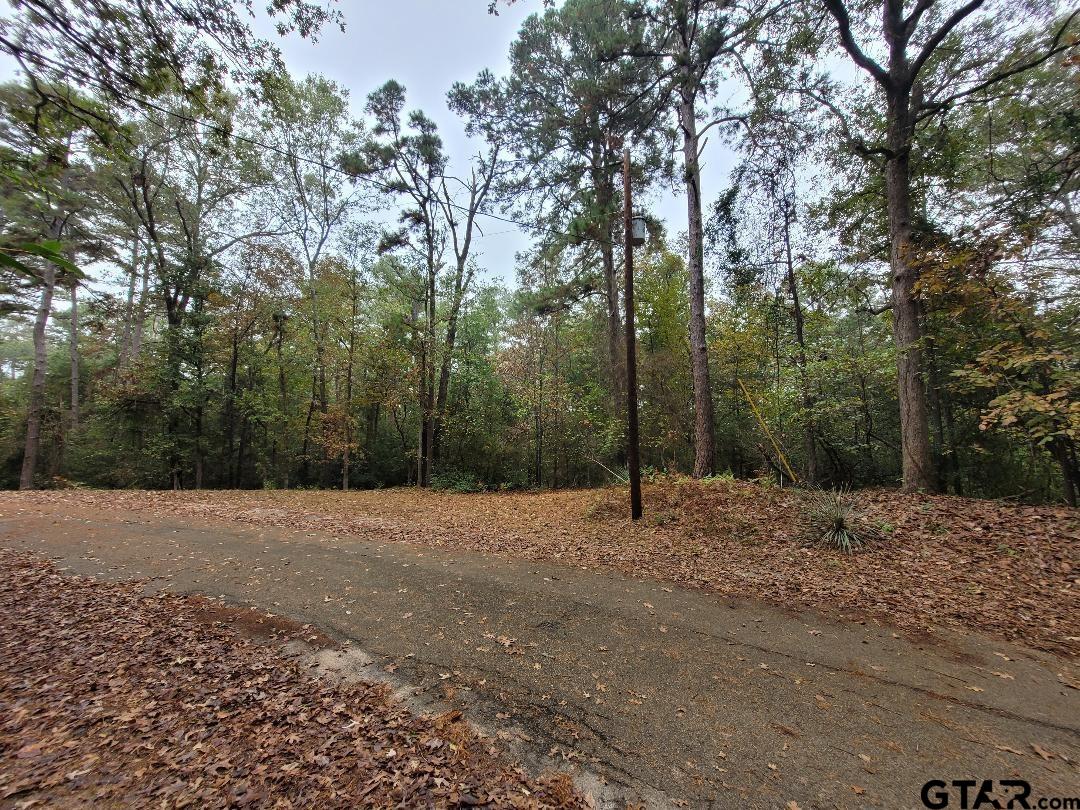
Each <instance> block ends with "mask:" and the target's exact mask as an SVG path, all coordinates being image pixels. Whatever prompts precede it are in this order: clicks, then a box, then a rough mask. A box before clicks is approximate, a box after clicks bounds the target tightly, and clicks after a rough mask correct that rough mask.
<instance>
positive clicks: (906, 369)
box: [885, 90, 936, 492]
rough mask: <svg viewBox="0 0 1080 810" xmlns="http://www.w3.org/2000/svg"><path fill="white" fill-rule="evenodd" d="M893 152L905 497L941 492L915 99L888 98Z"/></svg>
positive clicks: (888, 183)
mask: <svg viewBox="0 0 1080 810" xmlns="http://www.w3.org/2000/svg"><path fill="white" fill-rule="evenodd" d="M888 96H889V99H888V101H889V105H888V117H887V120H888V133H887V140H888V147H889V156H888V160H887V162H886V165H885V195H886V202H887V211H888V225H889V241H890V251H889V269H890V272H891V276H892V278H891V287H892V326H893V343H894V344H895V346H896V377H897V389H898V391H897V393H898V399H899V403H900V456H901V463H902V469H903V484H902V489H903V491H904V492H917V491H920V490H923V491H927V492H933V491H934V490H935V488H936V480H935V477H934V467H933V462H932V460H931V457H930V423H929V415H928V413H927V407H926V387H925V385H924V383H923V378H922V374H921V366H922V349H921V338H922V327H921V324H920V322H919V302H918V298H917V295H916V283H917V282H918V278H919V271H918V267H917V265H916V262H915V243H914V239H913V228H912V221H911V164H910V150H911V139H912V136H913V134H914V122H913V120H912V113H911V94H910V92H909V91H907V90H890V91H889V93H888Z"/></svg>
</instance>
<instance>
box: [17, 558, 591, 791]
mask: <svg viewBox="0 0 1080 810" xmlns="http://www.w3.org/2000/svg"><path fill="white" fill-rule="evenodd" d="M217 618H219V616H218V614H215V613H214V612H213V611H212V610H210V609H208V607H207V604H206V603H205V602H203V601H200V600H198V599H192V598H190V597H181V596H176V595H173V594H166V593H162V594H159V595H157V596H154V597H146V596H144V595H143V587H142V585H140V584H139V583H126V584H106V583H101V582H94V581H91V580H88V579H81V578H78V577H70V576H63V575H61V574H59V573H58V572H57V571H56V570H55V569H54V568H53V566H52V565H51V564H49V563H47V562H41V561H38V560H35V559H33V558H31V557H30V556H28V555H25V554H20V553H16V552H11V551H7V550H0V806H4V807H8V806H11V807H32V806H53V807H91V806H93V807H193V808H213V807H275V808H279V807H280V808H288V807H305V808H306V807H342V808H353V807H398V806H405V807H448V806H453V807H458V806H472V805H483V806H491V807H518V808H524V807H567V808H572V807H581V806H584V802H583V800H582V799H581V798H580V797H578V796H577V795H575V794H574V793H573V791H572V789H571V787H570V784H569V781H568V780H567V779H566V778H565V777H551V778H545V779H540V780H533V779H530V778H529V776H528V775H527V774H526V773H525V772H524V771H523V770H522V769H520V768H516V767H513V766H510V765H508V764H507V763H506V762H505V761H504V760H503V759H502V758H501V757H500V756H499V755H498V753H497V752H496V751H495V750H494V749H492V748H489V743H487V742H485V741H484V740H482V739H480V738H478V737H476V736H475V735H474V734H473V733H472V732H471V731H470V729H469V727H468V726H467V725H466V724H465V723H464V722H463V721H462V720H461V719H460V714H459V713H453V714H450V715H442V716H439V717H434V718H431V717H418V716H415V715H413V714H411V713H410V712H408V711H407V710H406V709H405V708H403V707H402V706H401V705H400V704H398V703H396V702H395V701H394V700H393V699H391V698H390V697H389V696H388V694H387V691H386V687H385V686H380V685H374V684H362V683H361V684H351V685H346V684H332V683H329V682H327V681H325V680H319V679H316V678H314V677H313V676H311V675H309V674H307V673H306V672H305V671H303V670H302V669H301V667H300V666H299V665H298V664H297V663H296V661H295V660H294V659H291V658H289V657H287V656H283V655H282V654H281V650H280V645H279V644H277V643H273V644H267V643H255V642H254V641H252V640H251V638H250V637H249V636H248V635H244V634H241V633H240V632H238V631H237V630H236V629H233V627H230V626H226V625H227V624H228V622H224V621H219V620H216V619H217ZM263 623H264V624H266V625H268V627H269V630H268V631H267V632H266V633H263V635H268V634H273V635H274V636H275V638H276V640H278V641H281V640H283V639H285V638H287V637H290V636H292V637H295V636H297V635H301V636H303V637H304V639H305V640H316V641H317V640H319V639H320V637H319V636H318V634H317V633H314V631H312V630H311V629H310V628H301V627H295V626H292V627H290V625H289V623H288V622H285V621H282V620H276V619H269V620H266V621H264V622H263Z"/></svg>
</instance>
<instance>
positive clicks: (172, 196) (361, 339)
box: [0, 0, 1080, 505]
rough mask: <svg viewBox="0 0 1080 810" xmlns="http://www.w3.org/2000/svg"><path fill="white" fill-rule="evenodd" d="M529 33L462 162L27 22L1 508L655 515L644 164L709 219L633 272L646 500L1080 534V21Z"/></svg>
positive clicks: (914, 1) (811, 13) (440, 149)
mask: <svg viewBox="0 0 1080 810" xmlns="http://www.w3.org/2000/svg"><path fill="white" fill-rule="evenodd" d="M476 2H478V3H481V2H482V0H476ZM536 5H537V8H536V10H535V13H533V14H532V15H531V16H529V17H528V18H527V19H526V21H525V22H524V24H523V26H522V27H521V30H520V32H519V34H518V36H517V38H516V40H515V41H514V42H513V43H511V44H510V45H509V54H510V59H509V65H510V69H509V71H508V72H507V74H506V75H496V74H495V73H493V72H490V71H485V72H483V73H481V74H480V75H478V76H477V77H476V78H475V80H474V81H472V82H469V83H459V84H455V85H453V86H452V87H447V88H446V89H447V95H446V103H447V105H448V107H449V109H450V110H451V111H453V112H454V113H455V114H456V116H457V119H458V121H459V126H460V128H461V130H462V131H464V132H466V133H468V135H469V136H470V137H471V139H472V140H471V144H472V147H473V151H472V154H473V158H472V159H471V160H469V161H460V160H459V161H452V160H451V158H450V156H449V155H448V153H447V150H446V148H445V146H444V143H443V140H442V138H441V136H440V132H439V130H438V127H437V126H436V124H435V122H434V121H433V120H432V118H431V117H429V115H426V114H425V113H424V112H423V111H420V110H417V109H415V108H414V106H413V104H412V103H411V102H410V96H409V91H408V88H406V87H403V86H402V85H401V84H399V83H398V82H396V81H393V80H389V81H386V82H385V83H383V84H379V81H381V79H382V78H385V77H380V78H379V79H375V80H372V82H371V85H370V86H363V87H353V88H351V92H352V94H353V95H354V96H360V97H363V98H366V103H364V104H362V105H357V104H354V105H352V106H350V90H349V89H346V88H344V87H342V86H340V85H338V84H336V83H335V82H333V81H330V80H328V79H326V78H324V77H321V76H290V75H289V74H288V72H287V71H286V69H285V67H284V65H283V62H282V60H281V58H280V56H279V54H278V53H277V51H276V49H275V47H274V45H273V44H272V43H270V42H267V41H263V40H261V39H259V38H258V37H257V36H255V35H254V34H253V33H252V32H251V30H250V29H249V27H248V24H247V21H246V16H245V14H244V13H243V9H242V8H240V9H239V10H238V9H237V8H234V6H233V4H232V3H231V2H228V0H214V2H209V3H207V2H199V3H195V2H168V3H166V2H149V3H144V2H134V0H123V1H122V2H118V3H104V2H98V0H93V1H92V2H88V3H83V4H80V5H79V6H78V8H77V9H65V8H56V7H54V5H53V4H51V3H48V2H37V0H32V1H28V2H19V3H15V4H13V6H14V10H13V11H11V12H10V13H9V16H8V18H6V19H4V20H3V22H2V24H0V49H2V50H3V51H4V52H5V53H7V54H9V55H10V56H11V57H13V58H14V59H15V60H16V62H17V64H18V66H19V68H20V73H19V76H18V78H17V79H15V80H12V81H10V82H8V83H7V84H6V85H4V86H3V87H2V89H0V127H2V142H0V158H2V163H3V165H2V174H0V195H2V200H0V211H2V225H3V231H2V236H0V273H2V276H0V314H2V321H0V329H2V335H0V364H2V371H3V375H2V380H0V484H2V485H3V486H6V487H21V488H36V487H53V486H66V485H73V484H81V485H93V486H101V487H146V488H166V487H173V488H211V487H229V488H295V487H325V488H346V489H347V488H362V487H380V486H392V485H403V484H415V485H419V486H431V487H442V488H452V489H458V490H472V489H479V488H491V489H499V488H525V487H553V488H561V487H573V486H586V485H593V484H599V483H603V482H609V481H612V480H618V479H620V478H622V477H623V475H624V468H625V464H626V454H625V404H626V388H625V385H624V382H623V381H624V379H625V351H624V345H625V344H624V340H623V328H624V322H623V315H624V313H623V312H622V311H621V307H620V292H621V285H622V281H621V266H622V265H621V262H622V247H621V246H622V244H623V240H622V213H621V212H622V206H623V200H622V193H623V191H622V181H621V176H620V172H621V150H622V147H623V144H627V145H629V146H630V147H631V151H632V159H633V174H634V177H633V180H634V184H635V188H636V189H637V190H638V193H639V194H640V197H639V199H637V200H635V202H636V204H637V206H638V208H639V209H640V211H641V212H642V213H645V214H646V215H649V214H650V210H649V207H650V200H655V199H656V198H657V195H661V194H671V193H675V194H677V195H679V196H680V198H685V212H686V213H685V218H684V219H682V220H681V221H663V220H661V219H660V218H658V217H655V216H651V217H650V223H649V224H650V235H649V240H648V243H647V244H646V245H645V246H644V247H643V248H641V249H639V251H638V253H637V254H636V256H635V260H636V261H635V272H636V281H635V287H636V296H637V325H638V352H637V361H638V368H637V378H638V384H639V393H638V397H639V401H640V407H641V441H642V447H641V452H642V460H643V463H644V464H645V465H646V467H647V470H648V471H655V472H656V473H663V472H672V473H676V472H677V473H684V474H693V475H694V476H698V477H703V476H708V475H717V474H718V475H731V476H735V477H739V478H754V477H772V478H777V479H781V480H782V481H783V482H784V483H787V482H788V481H790V479H791V472H794V473H795V475H796V477H797V478H798V479H799V480H800V481H803V482H809V483H812V484H817V485H822V486H840V485H847V486H855V487H863V486H874V485H884V486H900V487H902V488H904V489H906V490H926V491H948V492H952V493H956V494H961V495H972V496H984V497H1014V498H1018V499H1022V500H1026V501H1036V502H1045V501H1066V502H1068V503H1070V504H1072V505H1075V504H1076V499H1077V496H1078V492H1080V463H1078V461H1080V459H1078V450H1077V445H1078V442H1080V353H1078V351H1077V348H1078V346H1080V335H1078V330H1080V286H1078V284H1077V282H1078V280H1080V263H1078V259H1080V218H1078V217H1080V211H1078V210H1077V205H1078V201H1077V194H1078V190H1080V184H1078V179H1080V174H1078V170H1080V103H1078V102H1080V60H1078V58H1077V55H1078V53H1080V51H1078V49H1077V45H1078V39H1077V37H1078V35H1080V18H1078V16H1077V12H1075V11H1070V9H1069V8H1068V7H1067V4H1065V3H1048V2H1030V3H1024V2H1020V3H1017V2H1004V0H970V1H969V2H966V3H960V2H953V0H908V2H903V1H902V0H884V2H882V1H881V0H874V2H864V0H801V1H800V2H790V0H789V1H787V2H773V1H772V0H738V1H737V2H734V3H729V2H717V1H716V0H671V1H670V2H662V1H661V0H656V1H655V2H654V1H653V0H564V2H561V3H557V4H554V5H553V6H544V5H542V4H539V3H538V4H536ZM500 7H501V8H505V5H494V6H493V8H492V10H493V11H494V12H496V13H497V12H498V11H499V10H500ZM273 8H274V10H275V11H276V14H277V17H276V19H277V21H278V25H279V28H280V30H281V31H282V32H290V31H292V32H297V33H298V34H300V35H303V36H308V37H316V36H317V35H318V32H319V30H320V29H321V28H324V27H325V26H335V25H340V24H343V23H344V22H345V21H343V20H342V19H340V18H339V17H338V15H337V14H336V13H335V12H334V11H333V10H331V11H327V10H325V9H324V8H323V7H322V6H320V5H317V4H307V3H303V2H297V1H296V0H294V1H293V2H288V1H287V0H286V1H285V2H275V3H274V4H273ZM350 12H351V10H350ZM355 13H356V17H355V18H350V19H349V20H348V21H347V22H348V23H349V25H353V26H362V25H364V20H363V14H362V12H360V11H357V12H355ZM360 78H361V77H358V81H359V80H360ZM361 107H362V114H354V111H355V110H359V109H360V108H361ZM722 145H723V146H725V148H728V149H731V150H734V153H735V155H736V156H737V163H736V167H735V169H734V170H733V171H732V172H731V174H730V177H729V182H728V184H727V186H726V187H717V188H709V187H708V186H707V185H706V184H705V183H703V178H702V171H701V164H702V162H703V161H708V160H709V158H710V155H711V154H712V153H713V150H718V149H720V148H722ZM508 229H520V230H521V231H522V232H523V233H525V234H527V235H528V236H529V238H530V245H531V246H530V248H529V249H528V250H525V251H522V252H521V253H519V254H518V257H517V262H516V265H515V266H514V267H501V266H492V265H491V264H490V263H488V261H487V260H486V258H485V255H484V240H485V238H487V236H489V235H491V234H493V233H495V232H499V231H505V230H508Z"/></svg>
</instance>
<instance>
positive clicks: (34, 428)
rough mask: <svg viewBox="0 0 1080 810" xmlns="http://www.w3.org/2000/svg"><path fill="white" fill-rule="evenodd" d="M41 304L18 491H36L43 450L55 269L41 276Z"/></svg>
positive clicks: (51, 268) (35, 335)
mask: <svg viewBox="0 0 1080 810" xmlns="http://www.w3.org/2000/svg"><path fill="white" fill-rule="evenodd" d="M41 279H42V287H41V303H40V304H39V305H38V310H37V316H36V317H35V318H34V371H33V376H32V377H31V380H30V403H29V407H28V408H27V413H26V445H25V448H24V451H23V463H22V473H21V474H20V476H19V489H33V488H34V476H35V474H36V473H37V458H38V450H39V449H40V447H41V411H42V410H43V408H44V407H45V372H46V363H47V361H48V346H47V345H46V343H45V327H46V326H47V325H48V322H49V314H50V313H51V312H52V297H53V289H54V288H55V287H56V268H55V267H53V266H52V265H51V264H49V265H46V267H45V269H44V271H43V272H42V274H41Z"/></svg>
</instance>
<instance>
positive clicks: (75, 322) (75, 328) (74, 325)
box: [68, 255, 79, 431]
mask: <svg viewBox="0 0 1080 810" xmlns="http://www.w3.org/2000/svg"><path fill="white" fill-rule="evenodd" d="M69 259H71V260H73V259H74V256H72V255H69ZM68 348H69V351H70V356H71V429H72V431H76V430H78V429H79V284H78V281H77V280H76V279H72V280H71V337H70V341H69V347H68Z"/></svg>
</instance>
